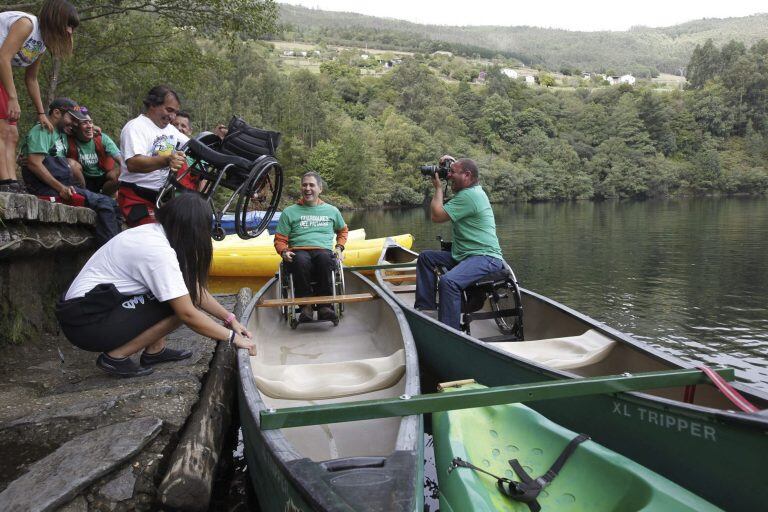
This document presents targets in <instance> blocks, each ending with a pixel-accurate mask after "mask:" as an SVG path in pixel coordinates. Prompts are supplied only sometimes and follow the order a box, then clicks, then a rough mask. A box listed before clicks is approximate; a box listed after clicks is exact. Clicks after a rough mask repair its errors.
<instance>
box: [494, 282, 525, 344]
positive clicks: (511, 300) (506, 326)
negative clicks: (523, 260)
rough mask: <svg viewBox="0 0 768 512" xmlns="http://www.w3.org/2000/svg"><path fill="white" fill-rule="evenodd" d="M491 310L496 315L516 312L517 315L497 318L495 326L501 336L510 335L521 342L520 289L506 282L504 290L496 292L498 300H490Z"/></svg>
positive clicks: (521, 305) (521, 307) (521, 313)
mask: <svg viewBox="0 0 768 512" xmlns="http://www.w3.org/2000/svg"><path fill="white" fill-rule="evenodd" d="M490 303H491V310H492V311H494V312H496V313H498V312H499V311H504V310H510V309H513V310H516V311H517V315H514V316H513V315H509V316H497V317H495V318H494V320H496V325H497V326H498V328H499V330H500V331H501V333H502V334H506V335H512V336H514V337H515V338H517V339H518V340H520V341H522V340H523V339H524V337H523V303H522V298H521V296H520V289H519V288H518V287H517V285H516V284H515V283H514V282H511V281H510V282H508V284H507V286H506V287H505V288H504V289H501V290H498V300H494V298H493V297H491V298H490Z"/></svg>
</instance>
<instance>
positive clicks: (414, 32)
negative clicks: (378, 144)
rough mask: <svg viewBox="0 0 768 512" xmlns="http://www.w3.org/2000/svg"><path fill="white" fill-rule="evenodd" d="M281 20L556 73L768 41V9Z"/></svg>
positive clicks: (355, 39) (680, 63) (679, 61)
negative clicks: (707, 46) (665, 17)
mask: <svg viewBox="0 0 768 512" xmlns="http://www.w3.org/2000/svg"><path fill="white" fill-rule="evenodd" d="M468 8H470V6H468ZM766 11H768V7H766ZM595 15H596V16H599V13H595ZM393 17H396V14H395V15H393ZM458 22H459V20H457V24H458ZM280 23H282V24H284V26H285V29H286V31H285V33H284V35H286V36H288V38H292V37H296V38H298V39H302V40H307V41H312V42H317V41H324V42H327V43H332V44H352V45H354V46H365V45H366V44H367V45H369V46H374V47H383V48H391V49H401V50H412V51H421V52H431V51H435V50H437V49H446V50H452V51H454V52H456V53H462V54H465V55H467V54H469V55H471V54H473V53H474V54H477V55H480V56H491V55H493V54H502V55H505V56H513V57H517V58H518V59H519V60H520V61H521V62H522V63H524V64H526V65H539V66H541V67H543V68H545V69H549V70H553V71H558V70H560V69H562V68H575V69H577V70H580V71H588V72H608V73H609V74H624V73H632V74H634V75H635V76H641V77H642V76H649V74H653V73H658V72H662V73H672V74H677V73H679V72H680V70H681V68H685V66H686V65H687V64H688V59H689V58H690V56H691V52H692V51H693V49H694V47H695V46H696V45H697V44H704V43H705V42H706V41H707V39H712V40H713V41H714V43H715V44H717V45H723V44H725V43H727V42H728V41H730V40H731V39H736V40H738V41H740V42H743V43H744V44H746V45H747V46H751V45H752V44H754V43H755V42H757V41H758V40H760V39H763V38H768V14H762V15H755V16H749V17H744V18H728V19H706V20H699V21H692V22H689V23H685V24H681V25H676V26H673V27H667V28H647V27H636V28H633V29H632V30H629V31H625V32H608V31H604V32H576V31H567V30H556V29H546V28H536V27H524V26H517V27H493V26H490V27H461V26H448V27H446V26H434V25H419V24H415V23H409V22H406V21H401V20H395V19H389V18H376V17H372V16H363V15H360V14H353V13H339V12H329V11H321V10H316V9H307V8H304V7H298V6H293V5H287V4H280Z"/></svg>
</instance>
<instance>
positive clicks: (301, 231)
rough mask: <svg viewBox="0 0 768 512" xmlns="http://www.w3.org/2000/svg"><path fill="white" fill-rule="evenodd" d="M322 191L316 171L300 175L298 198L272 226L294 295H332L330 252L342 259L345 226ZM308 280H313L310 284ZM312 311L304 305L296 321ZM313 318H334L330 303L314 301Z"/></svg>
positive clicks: (331, 257) (277, 249)
mask: <svg viewBox="0 0 768 512" xmlns="http://www.w3.org/2000/svg"><path fill="white" fill-rule="evenodd" d="M322 191H323V179H322V178H321V177H320V175H319V174H317V173H316V172H308V173H306V174H304V176H302V178H301V199H300V200H299V201H298V203H297V204H293V205H291V206H289V207H288V208H286V209H285V210H283V212H282V213H281V214H280V220H279V221H278V222H277V228H276V229H275V250H276V251H277V253H278V254H279V255H280V256H281V257H282V258H283V261H284V262H285V263H286V264H287V266H288V270H289V271H290V272H291V274H292V275H293V286H294V288H295V290H294V291H295V294H296V297H309V296H328V295H332V294H333V288H332V283H331V272H332V271H333V265H334V261H333V258H334V251H335V252H336V253H337V254H338V255H339V258H342V255H343V251H344V244H345V243H346V242H347V233H348V231H349V229H348V228H347V225H346V223H345V222H344V219H343V218H342V216H341V213H340V212H339V209H338V208H336V207H335V206H333V205H330V204H328V203H325V202H324V201H322V200H321V199H320V193H321V192H322ZM334 239H335V245H334ZM312 281H315V282H316V285H315V286H314V287H313V286H312V284H311V283H312ZM312 314H313V313H312V307H311V306H310V307H305V308H304V310H303V311H302V313H301V315H299V321H303V322H308V321H311V320H312ZM317 319H318V320H336V313H335V312H334V311H333V309H332V308H331V307H330V305H328V304H318V309H317Z"/></svg>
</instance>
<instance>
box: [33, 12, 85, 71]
mask: <svg viewBox="0 0 768 512" xmlns="http://www.w3.org/2000/svg"><path fill="white" fill-rule="evenodd" d="M38 20H39V21H40V33H41V34H42V36H43V42H44V43H45V46H46V47H47V48H48V49H49V50H50V51H51V53H52V54H53V55H54V56H55V57H69V56H71V55H72V36H71V35H70V34H68V33H67V27H71V28H72V29H73V30H74V29H76V28H77V27H78V26H79V25H80V16H79V15H78V14H77V9H76V8H75V6H74V5H72V4H71V3H69V2H68V1H67V0H46V1H45V2H43V6H42V7H41V8H40V15H39V16H38Z"/></svg>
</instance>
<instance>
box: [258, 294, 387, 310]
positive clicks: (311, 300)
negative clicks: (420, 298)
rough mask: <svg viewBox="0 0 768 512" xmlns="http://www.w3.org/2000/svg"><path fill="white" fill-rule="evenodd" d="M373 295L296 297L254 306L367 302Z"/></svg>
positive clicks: (376, 296) (272, 300) (265, 301)
mask: <svg viewBox="0 0 768 512" xmlns="http://www.w3.org/2000/svg"><path fill="white" fill-rule="evenodd" d="M377 298H378V295H376V294H375V293H348V294H345V295H336V296H333V295H322V296H317V297H296V298H293V299H263V300H261V301H260V302H257V303H256V304H254V305H255V306H256V307H257V308H278V307H283V306H306V305H309V304H326V303H329V302H333V303H345V304H346V303H351V302H367V301H369V300H374V299H377Z"/></svg>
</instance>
